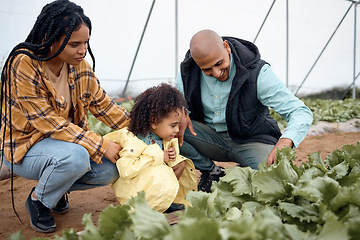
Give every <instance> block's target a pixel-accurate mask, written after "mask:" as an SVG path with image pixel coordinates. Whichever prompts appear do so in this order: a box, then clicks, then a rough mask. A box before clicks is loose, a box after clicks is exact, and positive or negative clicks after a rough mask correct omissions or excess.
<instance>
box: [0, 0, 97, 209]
mask: <svg viewBox="0 0 360 240" xmlns="http://www.w3.org/2000/svg"><path fill="white" fill-rule="evenodd" d="M82 24H85V25H86V26H87V27H88V28H89V34H90V35H91V21H90V19H89V18H88V17H87V16H86V15H85V14H84V10H83V9H82V8H81V7H80V6H78V5H76V4H75V3H73V2H70V1H68V0H56V1H54V2H51V3H49V4H47V5H45V6H44V7H43V8H42V10H41V13H40V15H39V16H38V17H37V19H36V22H35V24H34V26H33V28H32V29H31V31H30V34H29V35H28V36H27V38H26V40H25V41H24V42H22V43H19V44H18V45H16V46H15V47H14V48H13V49H12V51H11V52H10V54H9V56H8V58H7V59H6V61H5V63H4V66H3V69H2V72H1V95H0V102H1V105H0V114H1V121H0V127H2V144H1V149H0V150H1V152H2V151H3V147H4V141H5V132H6V128H7V127H9V129H10V131H9V136H10V142H12V120H11V106H10V104H8V101H10V99H9V96H11V87H10V86H11V78H12V77H11V74H10V71H11V69H12V64H13V61H14V59H15V57H16V56H17V55H19V54H25V55H27V56H29V57H30V58H31V59H35V60H39V61H49V60H51V59H53V58H55V57H56V56H58V55H59V54H60V53H61V52H62V51H63V50H64V48H65V46H66V44H67V43H68V41H69V39H70V37H71V34H72V33H73V31H77V30H79V29H80V27H81V25H82ZM63 36H65V38H64V40H63V42H62V44H61V46H60V48H59V50H58V51H57V52H55V53H54V54H53V55H52V56H48V54H49V50H50V47H51V46H52V45H53V44H54V43H55V42H57V41H60V39H61V37H63ZM88 51H89V54H90V56H91V59H92V62H93V69H94V68H95V58H94V55H93V53H92V51H91V48H90V45H89V44H88ZM3 108H4V109H3ZM10 158H11V159H10V160H11V162H12V164H13V144H10ZM2 161H3V156H2V157H1V161H0V162H1V164H0V167H1V166H2ZM11 166H12V165H11ZM11 176H12V178H11V179H13V169H12V167H11ZM11 182H12V181H11ZM14 211H15V209H14ZM15 213H16V211H15Z"/></svg>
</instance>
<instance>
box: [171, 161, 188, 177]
mask: <svg viewBox="0 0 360 240" xmlns="http://www.w3.org/2000/svg"><path fill="white" fill-rule="evenodd" d="M185 166H186V165H185V161H182V162H179V163H178V164H176V165H175V166H173V167H172V169H173V171H174V173H175V176H176V178H177V179H180V177H181V174H182V173H183V171H184V169H185Z"/></svg>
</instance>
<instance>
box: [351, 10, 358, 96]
mask: <svg viewBox="0 0 360 240" xmlns="http://www.w3.org/2000/svg"><path fill="white" fill-rule="evenodd" d="M357 5H358V3H355V5H354V66H353V91H352V98H353V99H356V86H355V75H356V7H357Z"/></svg>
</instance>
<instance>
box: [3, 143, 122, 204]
mask: <svg viewBox="0 0 360 240" xmlns="http://www.w3.org/2000/svg"><path fill="white" fill-rule="evenodd" d="M102 161H103V162H102V163H101V164H96V163H95V162H94V161H92V160H91V159H90V157H89V153H88V151H87V150H86V149H85V148H84V147H82V146H81V145H79V144H76V143H70V142H65V141H60V140H55V139H52V138H45V139H43V140H41V141H40V142H38V143H37V144H35V145H34V146H32V147H31V148H30V149H29V151H28V152H27V153H26V155H25V157H24V158H23V160H22V162H21V163H20V164H13V170H14V173H15V174H17V175H19V176H21V177H23V178H27V179H32V180H39V181H38V184H37V186H36V188H35V195H36V197H37V198H38V199H39V200H40V201H41V202H42V203H43V204H44V205H45V206H46V207H47V208H53V207H55V206H56V204H57V202H58V201H59V199H60V198H61V197H62V196H63V195H64V193H65V192H67V191H75V190H85V189H90V188H95V187H100V186H105V185H108V184H111V183H112V182H114V181H115V180H116V179H117V178H118V177H119V174H118V171H117V168H116V165H115V164H113V163H112V162H111V161H110V160H108V159H106V158H103V159H102ZM4 164H5V165H6V166H7V167H8V168H9V169H11V163H10V162H8V161H6V160H4Z"/></svg>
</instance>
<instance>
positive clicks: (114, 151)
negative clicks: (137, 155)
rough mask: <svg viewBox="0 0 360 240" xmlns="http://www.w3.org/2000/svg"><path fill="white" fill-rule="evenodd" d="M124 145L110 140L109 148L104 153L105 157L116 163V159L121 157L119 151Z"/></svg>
mask: <svg viewBox="0 0 360 240" xmlns="http://www.w3.org/2000/svg"><path fill="white" fill-rule="evenodd" d="M121 149H122V147H121V146H120V145H119V144H117V143H115V142H113V141H110V143H109V146H108V148H107V149H106V152H105V154H104V157H106V158H107V159H109V160H110V161H111V162H112V163H114V164H115V163H116V161H117V160H118V159H119V158H120V156H119V152H120V151H121Z"/></svg>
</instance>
